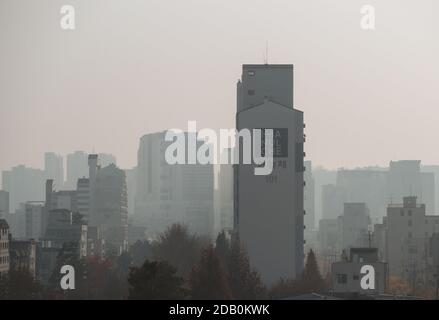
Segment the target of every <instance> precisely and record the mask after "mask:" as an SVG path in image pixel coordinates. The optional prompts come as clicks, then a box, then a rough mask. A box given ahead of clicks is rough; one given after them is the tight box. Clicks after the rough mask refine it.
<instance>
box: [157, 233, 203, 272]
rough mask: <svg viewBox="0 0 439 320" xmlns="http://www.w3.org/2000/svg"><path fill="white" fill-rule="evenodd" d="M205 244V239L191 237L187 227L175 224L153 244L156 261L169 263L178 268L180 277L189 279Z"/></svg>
mask: <svg viewBox="0 0 439 320" xmlns="http://www.w3.org/2000/svg"><path fill="white" fill-rule="evenodd" d="M205 244H206V241H205V240H204V239H202V238H200V237H198V236H196V235H191V234H190V233H189V232H188V230H187V228H186V227H184V226H182V225H180V224H174V225H172V226H171V227H169V228H168V229H167V230H166V231H165V232H164V233H163V234H161V235H160V237H159V240H158V241H157V242H155V243H153V256H154V260H157V261H167V262H169V263H170V264H171V265H172V266H174V267H175V268H177V274H178V275H179V276H181V277H183V278H184V279H187V278H188V277H189V274H190V272H191V270H192V268H193V267H194V265H195V264H196V263H197V262H198V260H199V258H200V253H201V251H202V248H203V247H204V246H205Z"/></svg>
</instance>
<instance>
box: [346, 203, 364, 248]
mask: <svg viewBox="0 0 439 320" xmlns="http://www.w3.org/2000/svg"><path fill="white" fill-rule="evenodd" d="M339 220H340V225H341V238H342V249H343V250H348V249H350V248H355V247H356V248H358V247H367V246H369V239H370V240H371V238H369V237H370V234H369V226H370V215H369V209H368V208H367V206H366V204H365V203H345V204H344V209H343V215H342V216H340V217H339Z"/></svg>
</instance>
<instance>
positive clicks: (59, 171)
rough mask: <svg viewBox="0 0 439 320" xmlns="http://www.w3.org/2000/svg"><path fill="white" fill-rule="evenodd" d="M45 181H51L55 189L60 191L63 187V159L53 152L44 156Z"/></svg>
mask: <svg viewBox="0 0 439 320" xmlns="http://www.w3.org/2000/svg"><path fill="white" fill-rule="evenodd" d="M44 174H45V179H46V180H48V179H51V180H53V182H54V184H55V188H57V189H58V190H61V188H63V187H64V162H63V157H62V156H60V155H57V154H55V153H53V152H46V153H45V154H44Z"/></svg>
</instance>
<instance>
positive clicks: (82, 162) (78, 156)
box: [65, 151, 88, 190]
mask: <svg viewBox="0 0 439 320" xmlns="http://www.w3.org/2000/svg"><path fill="white" fill-rule="evenodd" d="M87 177H88V166H87V154H86V153H85V152H83V151H75V152H74V153H71V154H68V155H67V179H66V183H65V189H67V190H74V189H75V188H76V184H77V182H78V179H80V178H87Z"/></svg>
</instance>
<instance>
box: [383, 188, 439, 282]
mask: <svg viewBox="0 0 439 320" xmlns="http://www.w3.org/2000/svg"><path fill="white" fill-rule="evenodd" d="M384 227H385V229H386V230H385V232H386V248H385V250H384V251H385V255H386V261H387V262H388V263H389V270H390V275H393V276H397V277H400V278H403V279H405V280H408V281H410V282H412V281H416V282H419V281H423V282H425V281H427V277H428V275H429V273H431V272H430V271H429V261H428V256H429V253H428V244H429V242H430V239H431V238H432V236H433V235H434V234H435V233H439V216H432V215H426V214H425V204H419V203H417V198H416V197H415V196H410V197H404V198H403V204H390V205H389V206H388V208H387V218H386V219H385V225H384ZM415 275H416V278H415V279H414V278H413V277H414V276H415Z"/></svg>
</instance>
